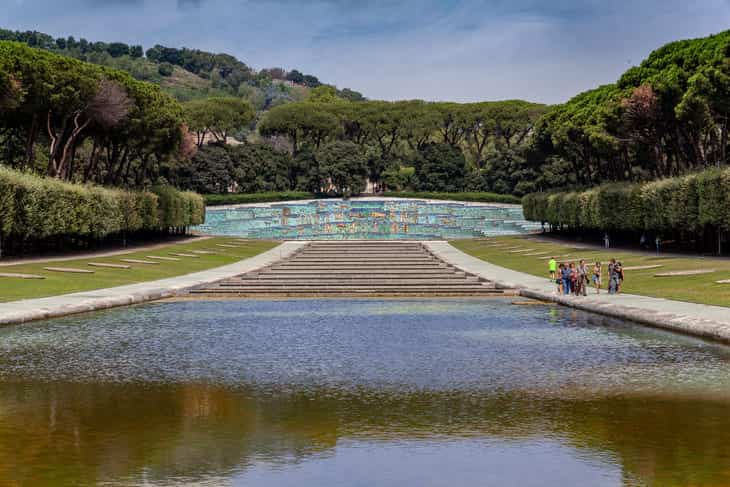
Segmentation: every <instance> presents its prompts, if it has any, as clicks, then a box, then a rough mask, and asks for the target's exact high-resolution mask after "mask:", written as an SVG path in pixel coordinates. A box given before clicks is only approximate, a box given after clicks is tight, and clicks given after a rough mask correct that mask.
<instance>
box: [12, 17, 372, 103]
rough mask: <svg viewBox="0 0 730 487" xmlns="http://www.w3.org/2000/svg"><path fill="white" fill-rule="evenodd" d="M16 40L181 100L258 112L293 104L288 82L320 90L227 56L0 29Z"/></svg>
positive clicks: (302, 78)
mask: <svg viewBox="0 0 730 487" xmlns="http://www.w3.org/2000/svg"><path fill="white" fill-rule="evenodd" d="M3 40H5V41H16V42H22V43H24V44H27V45H29V46H31V47H35V48H39V49H44V50H48V51H53V52H55V53H58V54H63V55H65V56H69V57H73V58H76V59H79V60H82V61H87V62H90V63H93V64H99V65H102V66H107V67H111V68H115V69H120V70H123V71H126V72H128V73H129V74H131V75H132V76H133V77H135V78H136V79H138V80H142V81H151V82H154V83H157V84H160V85H161V86H162V87H163V88H165V90H166V91H168V92H169V93H170V94H172V95H173V96H175V97H176V98H178V99H180V100H182V101H188V100H193V99H198V98H206V97H209V96H241V97H243V98H246V99H248V101H250V102H252V103H253V104H254V105H255V106H257V107H258V105H259V103H254V102H255V101H259V102H260V107H258V108H259V109H266V108H268V107H270V106H275V105H277V104H278V103H284V102H288V101H296V99H297V96H296V95H295V94H294V93H293V90H291V89H290V87H289V86H288V84H292V85H296V86H301V87H304V88H307V89H308V88H315V87H318V86H323V84H322V83H321V82H320V80H319V79H318V78H317V77H316V76H313V75H310V74H303V73H301V72H299V71H297V70H296V69H295V70H292V71H289V72H287V71H285V70H284V69H281V68H271V69H262V70H261V71H258V72H256V71H255V70H254V69H253V68H251V67H249V66H248V65H246V64H245V63H244V62H242V61H240V60H238V59H236V58H235V57H234V56H232V55H230V54H221V53H218V54H216V53H211V52H206V51H201V50H199V49H188V48H181V49H178V48H171V47H165V46H161V45H156V46H154V47H152V48H150V49H147V51H146V57H145V51H144V49H143V47H142V46H140V45H132V46H130V45H128V44H125V43H123V42H111V43H108V42H91V41H88V40H86V39H84V38H81V39H78V40H76V39H75V38H74V37H66V38H64V37H59V38H54V37H52V36H50V35H48V34H44V33H41V32H36V31H25V32H21V31H11V30H6V29H0V41H3ZM336 92H337V95H338V96H339V97H340V98H342V99H346V100H351V101H359V100H363V99H364V98H363V96H362V95H361V94H360V93H358V92H356V91H353V90H350V89H347V88H345V89H344V90H337V91H336Z"/></svg>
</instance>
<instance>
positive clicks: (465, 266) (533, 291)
mask: <svg viewBox="0 0 730 487" xmlns="http://www.w3.org/2000/svg"><path fill="white" fill-rule="evenodd" d="M424 245H425V246H426V248H428V249H429V251H430V252H432V253H433V254H434V255H436V256H437V257H439V258H441V259H442V260H444V261H445V262H448V263H449V264H451V265H453V266H454V267H457V268H459V269H461V270H462V271H464V272H468V273H471V274H474V275H478V276H480V277H483V278H485V279H488V280H490V281H492V282H494V283H495V285H496V286H497V287H498V288H513V289H517V290H518V291H519V293H520V296H524V297H527V298H532V299H538V300H541V301H547V302H552V303H557V304H560V305H562V306H568V307H571V308H575V309H579V310H581V311H588V312H591V313H596V314H600V315H603V316H608V317H612V318H619V319H623V320H628V321H633V322H635V323H639V324H642V325H647V326H651V327H654V328H661V329H664V330H670V331H674V332H678V333H682V334H685V335H691V336H695V337H700V338H705V339H709V340H713V341H718V342H722V343H727V344H730V321H718V320H715V319H708V318H704V317H702V316H700V315H699V314H694V315H692V314H680V313H672V312H665V311H660V309H661V307H662V304H663V303H667V304H669V303H671V304H674V305H676V304H680V305H681V304H684V303H679V302H676V301H670V300H666V299H660V298H650V297H643V296H642V297H639V296H632V297H635V298H639V299H643V300H644V301H646V302H647V303H651V304H652V307H653V308H655V309H651V308H649V307H645V308H644V307H639V306H626V305H623V304H619V303H612V302H606V301H600V300H598V299H595V298H593V297H590V296H587V297H577V296H561V295H558V294H556V293H554V292H546V291H545V290H542V289H538V288H536V287H534V286H531V285H530V284H526V283H530V282H535V281H536V280H539V278H536V277H535V276H532V275H529V274H524V273H521V272H517V271H512V270H510V269H506V268H503V267H499V266H496V265H494V264H491V263H488V262H486V261H481V260H479V259H477V258H476V257H472V256H470V255H468V254H465V253H464V252H461V251H460V250H458V249H457V248H455V247H453V246H451V245H450V244H448V243H447V242H436V241H434V242H424ZM475 261H476V262H475ZM479 263H483V264H488V266H489V267H490V268H493V271H491V272H485V271H484V270H480V269H477V268H476V267H477V265H479ZM480 267H481V266H480ZM502 273H507V274H510V275H512V276H513V278H512V279H510V281H506V280H503V279H499V278H496V276H497V275H499V274H502ZM519 275H521V276H523V278H522V279H519V281H523V282H518V280H517V279H515V277H517V276H519ZM620 296H631V295H620ZM686 305H687V306H692V307H693V308H695V309H697V308H698V307H699V308H700V309H708V310H709V309H713V308H717V307H715V306H709V305H698V304H691V303H686ZM728 317H730V309H728Z"/></svg>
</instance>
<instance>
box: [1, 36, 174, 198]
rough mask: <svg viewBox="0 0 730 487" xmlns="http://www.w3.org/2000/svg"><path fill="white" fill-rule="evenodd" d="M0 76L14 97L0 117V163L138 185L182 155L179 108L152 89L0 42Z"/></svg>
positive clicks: (115, 73)
mask: <svg viewBox="0 0 730 487" xmlns="http://www.w3.org/2000/svg"><path fill="white" fill-rule="evenodd" d="M0 73H3V77H5V78H6V80H10V87H11V89H10V92H11V95H10V97H11V98H12V100H10V102H6V103H4V105H5V106H4V109H3V111H2V113H1V114H0V148H1V149H2V152H1V153H0V164H5V165H7V166H10V167H14V168H25V169H31V170H35V171H38V172H44V173H47V174H49V175H52V176H56V177H58V178H61V179H65V180H74V181H83V182H97V183H104V184H108V185H126V186H138V187H141V186H144V185H146V184H149V183H150V182H152V183H154V182H156V180H157V178H158V177H159V174H160V170H161V168H162V167H163V166H164V165H165V164H167V163H168V162H169V161H170V159H171V158H173V157H178V156H179V157H185V142H186V129H185V126H184V123H183V112H182V108H181V107H180V105H179V104H178V103H177V102H176V101H175V100H173V99H172V98H170V97H169V96H168V95H166V94H164V93H163V92H162V91H161V90H160V88H159V87H158V86H155V85H153V84H150V83H145V82H140V81H137V80H135V79H133V78H132V77H131V76H129V75H127V74H126V73H123V72H121V71H117V70H112V69H108V68H103V67H99V66H95V65H92V64H88V63H84V62H81V61H78V60H75V59H71V58H68V57H64V56H59V55H56V54H52V53H50V52H46V51H42V50H39V49H31V48H29V47H27V46H25V45H23V44H19V43H14V42H0ZM0 82H2V80H1V79H0ZM5 83H6V88H5V89H4V90H3V92H5V93H8V88H7V86H8V85H7V83H8V82H7V81H6V82H5ZM6 97H7V95H6ZM42 154H44V155H42Z"/></svg>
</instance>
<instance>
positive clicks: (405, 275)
mask: <svg viewBox="0 0 730 487" xmlns="http://www.w3.org/2000/svg"><path fill="white" fill-rule="evenodd" d="M466 277H471V276H467V275H466V274H465V273H463V272H438V273H436V272H391V273H384V272H377V273H355V274H353V273H349V272H336V273H335V272H331V273H322V272H317V273H296V272H250V273H248V274H245V275H244V276H242V278H247V279H271V280H274V279H401V278H402V279H464V278H466Z"/></svg>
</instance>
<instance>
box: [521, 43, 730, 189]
mask: <svg viewBox="0 0 730 487" xmlns="http://www.w3.org/2000/svg"><path fill="white" fill-rule="evenodd" d="M729 117H730V31H726V32H723V33H721V34H717V35H714V36H710V37H706V38H701V39H693V40H685V41H679V42H673V43H670V44H667V45H666V46H664V47H662V48H660V49H658V50H656V51H654V52H653V53H651V55H650V56H649V57H648V58H647V59H646V60H645V61H644V62H642V63H641V65H640V66H638V67H634V68H631V69H630V70H628V71H627V72H626V73H625V74H624V75H623V76H622V77H621V78H620V79H619V80H618V82H617V83H615V84H610V85H606V86H602V87H600V88H597V89H595V90H592V91H588V92H586V93H582V94H580V95H578V96H576V97H575V98H573V99H571V100H570V101H568V102H567V103H565V104H563V105H558V106H555V107H553V108H552V109H551V110H550V111H549V112H548V113H547V114H546V116H545V117H544V118H543V119H542V120H541V121H540V123H538V124H537V126H536V130H535V156H536V157H537V159H538V160H540V161H542V162H543V166H542V171H541V175H540V178H539V179H538V180H537V186H538V188H539V189H540V190H547V189H551V188H555V187H557V188H560V187H565V186H568V185H571V184H580V185H596V184H601V183H605V182H608V181H643V180H647V179H654V178H662V177H668V176H676V175H681V174H683V173H685V172H687V171H689V170H694V169H698V168H702V167H706V166H710V165H719V164H726V163H727V147H728V120H729Z"/></svg>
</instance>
